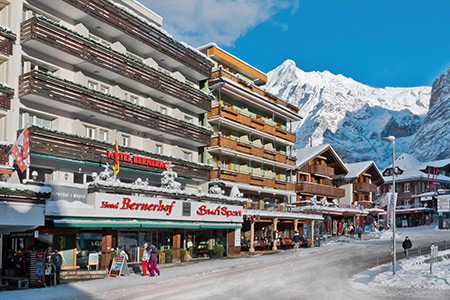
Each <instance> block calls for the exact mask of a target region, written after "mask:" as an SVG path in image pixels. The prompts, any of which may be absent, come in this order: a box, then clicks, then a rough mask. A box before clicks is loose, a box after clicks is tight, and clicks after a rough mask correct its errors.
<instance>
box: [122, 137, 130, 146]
mask: <svg viewBox="0 0 450 300" xmlns="http://www.w3.org/2000/svg"><path fill="white" fill-rule="evenodd" d="M122 145H123V146H130V137H129V136H128V135H122Z"/></svg>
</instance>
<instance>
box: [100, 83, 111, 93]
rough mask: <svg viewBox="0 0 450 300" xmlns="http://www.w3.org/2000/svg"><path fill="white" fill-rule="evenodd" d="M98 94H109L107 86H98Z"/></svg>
mask: <svg viewBox="0 0 450 300" xmlns="http://www.w3.org/2000/svg"><path fill="white" fill-rule="evenodd" d="M100 92H102V93H104V94H109V86H106V85H103V84H101V85H100Z"/></svg>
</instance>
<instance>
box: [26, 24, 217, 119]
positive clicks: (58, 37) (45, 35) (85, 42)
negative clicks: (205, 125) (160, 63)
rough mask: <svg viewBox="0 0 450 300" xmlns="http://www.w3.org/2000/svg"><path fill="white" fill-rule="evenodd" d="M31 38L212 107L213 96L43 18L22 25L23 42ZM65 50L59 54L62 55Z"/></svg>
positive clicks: (169, 92)
mask: <svg viewBox="0 0 450 300" xmlns="http://www.w3.org/2000/svg"><path fill="white" fill-rule="evenodd" d="M30 41H36V42H39V43H41V44H44V45H47V46H49V47H51V48H53V49H55V50H57V51H61V52H62V53H64V55H67V54H69V55H70V56H73V57H75V58H78V59H81V60H82V61H84V62H85V63H90V64H92V65H95V66H99V67H101V68H103V69H105V70H107V71H109V72H113V73H114V74H117V75H120V76H123V77H124V78H127V79H128V80H132V81H133V82H139V83H140V84H142V85H143V86H145V87H146V88H151V89H154V90H156V91H158V92H160V93H163V94H166V95H168V96H171V97H174V98H176V99H179V100H182V102H185V103H187V104H189V105H193V106H196V107H198V108H200V109H202V110H203V111H209V110H210V109H211V100H212V99H213V97H212V96H209V95H207V94H205V93H204V92H202V91H201V90H199V89H196V88H194V87H191V86H189V85H187V84H185V83H182V82H181V81H178V80H176V79H175V78H172V77H170V76H168V75H166V74H164V73H162V72H159V71H157V70H155V69H153V68H152V67H150V66H148V65H145V64H143V63H141V62H138V61H135V60H133V59H132V58H130V57H128V56H126V55H124V54H121V53H119V52H116V51H114V50H112V49H110V48H108V47H105V46H102V45H101V44H99V43H96V42H94V41H92V40H90V39H87V38H85V37H84V36H81V35H78V34H77V33H75V32H73V31H69V30H68V29H66V28H64V27H62V26H59V25H57V24H55V23H54V22H50V21H48V20H45V19H43V18H42V17H33V18H31V19H29V20H27V21H25V22H23V23H22V24H21V43H22V44H26V43H27V42H30ZM38 50H39V49H38ZM62 53H58V54H57V55H60V56H61V54H62Z"/></svg>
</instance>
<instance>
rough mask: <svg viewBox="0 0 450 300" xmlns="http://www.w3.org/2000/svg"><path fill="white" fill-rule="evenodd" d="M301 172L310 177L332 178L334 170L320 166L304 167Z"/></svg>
mask: <svg viewBox="0 0 450 300" xmlns="http://www.w3.org/2000/svg"><path fill="white" fill-rule="evenodd" d="M302 171H303V172H306V173H309V174H311V175H324V176H328V177H333V176H334V168H331V167H328V166H322V165H306V166H304V167H303V168H302Z"/></svg>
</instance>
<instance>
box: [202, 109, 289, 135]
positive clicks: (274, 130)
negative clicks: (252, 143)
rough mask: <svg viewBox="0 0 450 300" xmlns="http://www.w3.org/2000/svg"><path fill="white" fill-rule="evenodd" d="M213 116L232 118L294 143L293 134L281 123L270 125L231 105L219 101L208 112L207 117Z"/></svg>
mask: <svg viewBox="0 0 450 300" xmlns="http://www.w3.org/2000/svg"><path fill="white" fill-rule="evenodd" d="M215 116H221V117H224V118H227V119H229V120H233V121H235V122H238V123H240V124H243V125H246V126H249V127H252V128H254V129H256V130H259V131H264V132H266V133H269V134H271V135H274V136H277V137H280V138H282V139H285V140H287V141H289V142H293V143H295V140H296V138H295V134H293V133H290V132H288V131H287V130H284V129H282V128H281V125H279V124H275V125H270V124H267V123H266V122H264V121H263V120H262V119H255V118H252V117H250V116H246V115H244V114H242V113H239V112H237V111H235V110H234V109H233V108H232V107H230V106H227V105H224V104H222V103H220V104H219V105H218V106H216V107H213V108H212V109H211V111H210V112H209V113H208V118H212V117H215Z"/></svg>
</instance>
